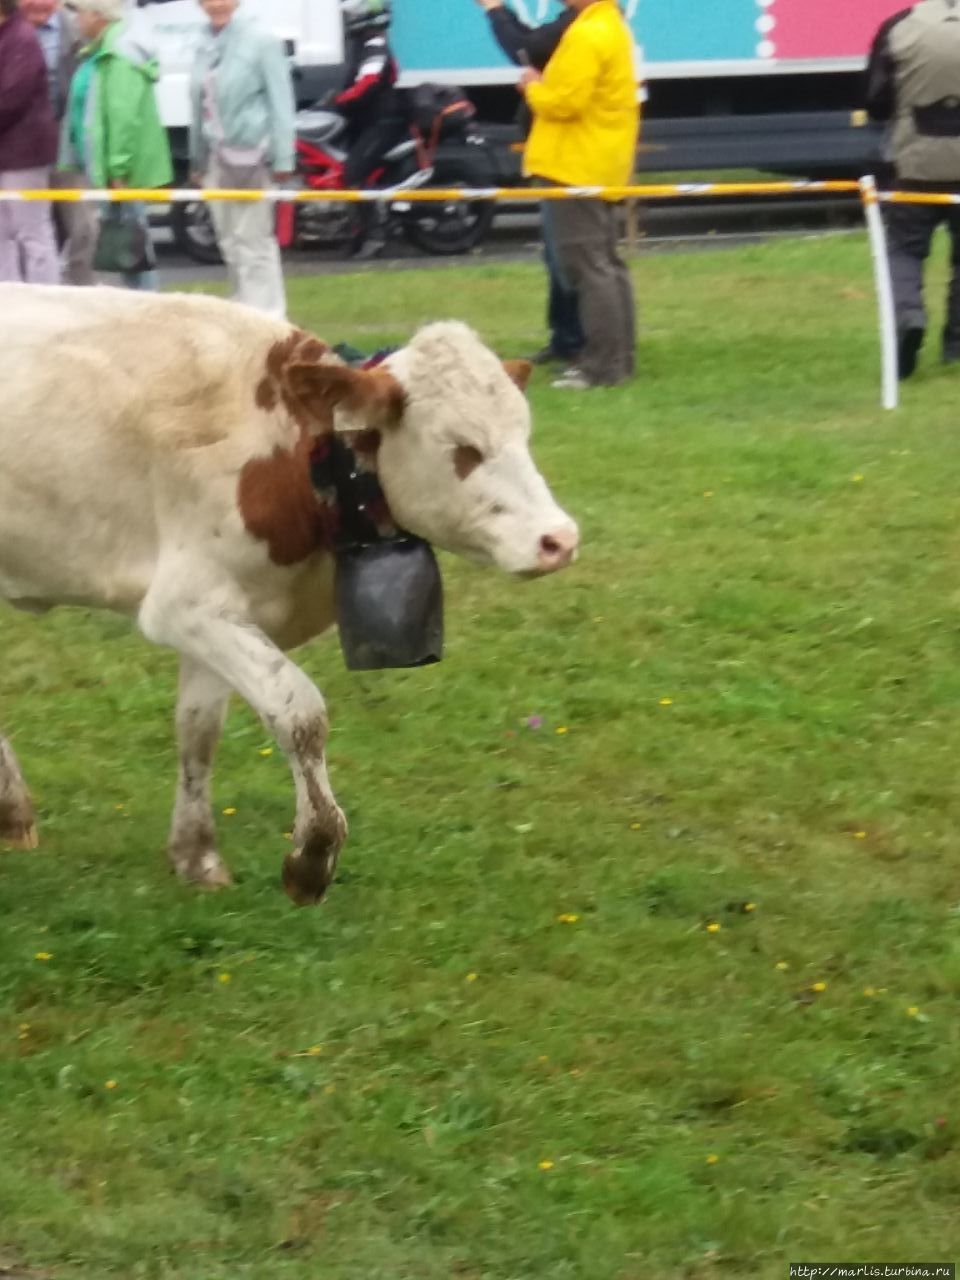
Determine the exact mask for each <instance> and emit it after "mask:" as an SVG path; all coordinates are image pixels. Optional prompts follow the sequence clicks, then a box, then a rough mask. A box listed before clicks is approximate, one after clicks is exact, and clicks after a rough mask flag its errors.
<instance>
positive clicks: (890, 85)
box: [867, 0, 960, 378]
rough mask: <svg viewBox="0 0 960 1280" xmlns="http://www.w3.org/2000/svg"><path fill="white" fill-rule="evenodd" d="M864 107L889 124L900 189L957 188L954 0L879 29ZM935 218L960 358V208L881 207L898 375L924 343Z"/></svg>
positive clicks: (950, 348) (959, 63)
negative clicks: (945, 232) (947, 264)
mask: <svg viewBox="0 0 960 1280" xmlns="http://www.w3.org/2000/svg"><path fill="white" fill-rule="evenodd" d="M867 110H868V112H869V114H870V118H871V119H872V120H875V121H877V122H879V123H891V124H892V133H891V144H892V148H893V163H894V168H895V171H896V179H897V185H898V186H899V187H900V188H902V189H903V190H905V191H911V190H913V191H946V192H951V193H960V0H920V3H919V4H916V5H914V6H913V7H912V8H909V9H904V10H902V11H901V12H900V13H897V14H895V15H894V16H893V17H892V18H890V19H888V21H886V22H885V23H884V24H883V25H882V26H881V28H880V30H879V31H878V32H877V35H876V38H875V40H874V42H873V48H872V50H871V53H870V62H869V65H868V68H867ZM941 222H946V224H947V226H948V228H949V231H950V239H951V246H952V253H951V263H952V278H951V281H950V290H949V294H948V296H947V319H946V324H945V326H944V330H943V348H942V352H943V359H944V361H945V362H947V363H952V362H954V361H960V206H956V205H908V204H893V205H888V207H887V229H888V235H889V241H890V271H891V275H892V278H893V295H894V303H895V306H896V312H897V339H898V357H899V372H900V377H901V378H909V377H910V375H911V374H912V373H913V371H914V369H915V368H916V365H917V357H918V355H919V353H920V348H921V346H922V345H923V339H924V335H925V333H926V328H927V318H926V310H925V308H924V304H923V264H924V261H925V260H926V258H927V255H928V254H929V252H930V241H931V239H932V237H933V233H934V231H935V230H936V228H937V227H938V225H939V224H940V223H941Z"/></svg>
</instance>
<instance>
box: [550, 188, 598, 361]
mask: <svg viewBox="0 0 960 1280" xmlns="http://www.w3.org/2000/svg"><path fill="white" fill-rule="evenodd" d="M555 207H556V205H555V203H551V202H550V201H546V202H545V203H544V204H543V206H542V208H541V226H542V230H543V259H544V262H545V263H546V266H547V276H548V277H549V281H550V293H549V298H548V301H547V326H548V328H549V330H550V349H551V351H553V353H554V354H555V355H558V356H560V357H562V358H563V359H564V360H570V361H571V362H573V361H574V360H575V359H576V358H577V357H578V356H579V355H580V352H581V351H582V350H583V348H584V346H585V344H586V341H587V339H586V337H585V336H584V332H583V325H582V324H581V323H580V299H579V298H578V297H577V291H576V290H575V289H572V288H571V287H570V281H569V280H568V279H567V277H566V276H565V275H564V274H563V268H562V267H561V266H560V258H559V256H558V253H557V233H556V228H555V226H554V221H553V210H554V208H555Z"/></svg>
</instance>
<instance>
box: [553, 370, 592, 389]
mask: <svg viewBox="0 0 960 1280" xmlns="http://www.w3.org/2000/svg"><path fill="white" fill-rule="evenodd" d="M550 385H551V387H554V388H555V389H556V390H557V391H589V390H590V388H591V387H592V386H593V383H592V382H591V381H590V379H589V378H587V377H585V376H584V375H583V374H582V373H581V372H580V370H579V369H572V368H571V369H564V371H563V373H561V375H560V377H559V378H555V379H554V380H553V382H551V383H550Z"/></svg>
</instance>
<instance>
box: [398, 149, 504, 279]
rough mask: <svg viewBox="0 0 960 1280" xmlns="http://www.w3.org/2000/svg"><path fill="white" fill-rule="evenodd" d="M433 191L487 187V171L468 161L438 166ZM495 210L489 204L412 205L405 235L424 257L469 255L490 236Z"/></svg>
mask: <svg viewBox="0 0 960 1280" xmlns="http://www.w3.org/2000/svg"><path fill="white" fill-rule="evenodd" d="M430 186H432V187H442V188H445V189H450V188H456V187H487V186H490V182H489V180H488V174H487V172H486V169H485V168H483V167H481V166H480V165H476V164H472V163H471V162H470V160H468V159H464V160H456V161H455V160H450V161H447V162H444V163H442V164H441V165H439V166H438V168H437V172H436V174H435V176H434V179H433V181H432V182H431V183H430ZM495 216H496V209H495V207H494V204H493V201H492V200H474V201H471V202H470V203H469V204H466V203H463V202H460V201H452V202H451V203H450V204H413V203H412V204H411V209H410V212H409V213H407V214H406V216H405V218H404V224H403V226H404V234H405V235H406V237H407V239H408V240H409V241H410V243H411V244H413V245H415V246H416V247H417V248H418V249H421V250H422V251H423V252H424V253H432V254H438V255H448V254H456V253H469V252H470V251H471V250H472V249H475V248H476V247H477V245H478V244H480V243H481V241H483V240H485V239H486V237H487V236H488V235H489V233H490V228H491V226H492V225H493V219H494V217H495Z"/></svg>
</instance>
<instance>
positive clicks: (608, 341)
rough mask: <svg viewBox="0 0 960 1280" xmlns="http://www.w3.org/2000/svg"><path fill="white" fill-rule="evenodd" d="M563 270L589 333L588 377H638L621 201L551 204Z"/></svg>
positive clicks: (580, 362)
mask: <svg viewBox="0 0 960 1280" xmlns="http://www.w3.org/2000/svg"><path fill="white" fill-rule="evenodd" d="M551 209H552V224H553V230H554V233H555V236H556V246H557V257H558V260H559V263H560V269H561V271H562V272H563V274H564V276H565V277H566V279H567V280H568V281H569V282H570V285H571V287H572V288H573V289H574V290H575V291H576V294H577V297H578V298H579V300H580V319H581V321H582V322H583V332H584V336H585V338H586V342H585V344H584V347H583V350H582V351H581V353H580V356H579V357H578V359H577V368H578V369H580V371H581V372H582V373H583V375H584V377H585V378H586V379H587V381H588V382H592V383H594V384H595V385H598V386H613V385H615V384H616V383H618V382H623V381H624V379H626V378H629V377H632V375H633V373H634V370H635V367H636V346H637V327H636V310H635V304H634V299H633V285H632V283H631V281H630V273H629V271H628V270H627V265H626V263H625V262H624V261H623V259H622V258H621V257H620V252H619V247H618V233H619V223H618V213H617V206H616V205H613V204H610V203H609V202H608V201H606V200H558V201H554V202H553V203H552V205H551Z"/></svg>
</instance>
